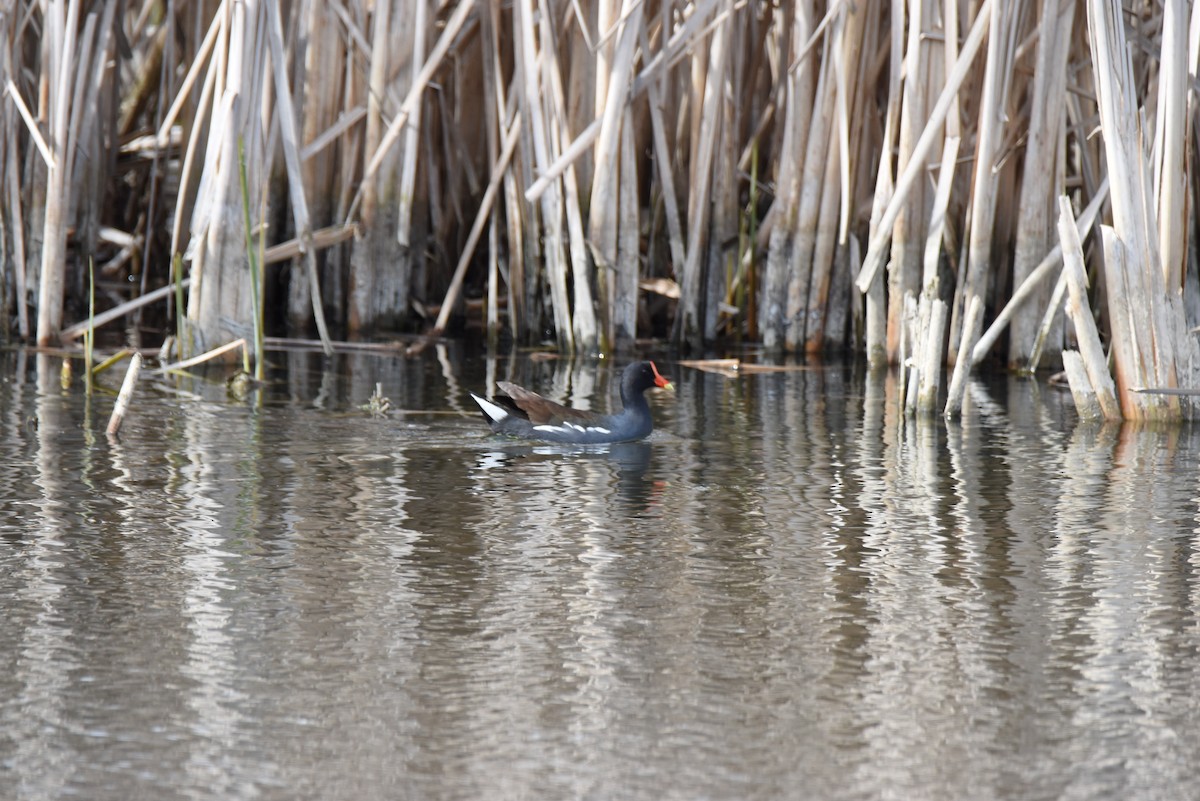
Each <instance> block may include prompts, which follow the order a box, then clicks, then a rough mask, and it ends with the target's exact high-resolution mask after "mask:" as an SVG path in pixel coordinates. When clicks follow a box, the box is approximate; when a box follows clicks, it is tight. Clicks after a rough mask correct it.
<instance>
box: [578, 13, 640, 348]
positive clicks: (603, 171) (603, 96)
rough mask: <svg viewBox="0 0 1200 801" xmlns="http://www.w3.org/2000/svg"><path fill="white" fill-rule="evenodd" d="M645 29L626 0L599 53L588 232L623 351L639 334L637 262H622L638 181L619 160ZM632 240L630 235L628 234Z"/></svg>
mask: <svg viewBox="0 0 1200 801" xmlns="http://www.w3.org/2000/svg"><path fill="white" fill-rule="evenodd" d="M611 10H612V6H611V5H610V4H609V3H607V2H603V1H602V2H601V3H600V4H599V12H600V13H599V24H600V26H601V28H600V30H601V32H602V33H605V34H607V33H608V31H607V30H606V29H605V28H604V27H603V26H605V25H606V24H607V23H608V22H609V18H610V14H609V12H610V11H611ZM641 27H642V4H641V3H640V2H634V0H624V2H623V4H622V8H621V18H620V20H618V21H616V22H614V23H613V32H614V33H613V38H614V39H615V40H616V42H615V45H614V46H613V48H612V49H611V52H610V49H609V47H608V46H602V47H600V48H599V49H598V50H597V53H596V104H597V110H602V111H603V116H602V117H601V125H600V135H599V136H598V137H597V139H596V149H595V154H594V155H595V163H596V166H595V174H594V178H593V180H592V194H591V201H590V204H589V219H588V233H589V237H590V239H591V242H592V254H593V257H594V258H595V260H596V264H597V265H598V267H599V269H600V274H601V278H602V281H603V283H604V285H605V286H606V287H607V292H606V293H605V296H606V299H607V301H608V302H607V304H606V306H607V310H608V315H607V319H606V321H605V333H606V339H607V340H608V343H609V345H610V346H614V347H618V348H624V347H627V346H629V345H630V344H632V342H633V339H634V337H635V336H636V334H637V275H638V271H637V259H636V254H633V258H632V259H628V258H625V259H623V258H619V255H618V249H619V239H620V235H621V230H622V226H632V228H633V230H634V231H636V230H637V208H636V204H635V205H634V208H633V209H632V211H633V216H632V219H623V217H627V216H628V210H626V204H623V203H622V202H621V195H622V192H623V190H624V183H625V181H626V180H633V181H636V180H637V175H636V171H634V172H633V173H632V175H629V173H630V171H631V170H632V168H633V165H632V164H630V163H628V162H627V161H622V159H621V158H620V155H621V150H622V141H623V140H624V139H625V138H626V135H625V131H626V130H627V129H628V127H629V126H628V119H629V112H628V98H629V81H630V77H631V75H632V74H633V66H634V56H635V53H636V47H637V42H638V35H639V32H640V30H641ZM626 236H628V232H626Z"/></svg>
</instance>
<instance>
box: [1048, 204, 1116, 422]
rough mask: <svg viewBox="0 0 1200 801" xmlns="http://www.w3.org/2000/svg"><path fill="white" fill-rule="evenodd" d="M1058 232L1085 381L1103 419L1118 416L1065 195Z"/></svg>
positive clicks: (1075, 230) (1073, 219)
mask: <svg viewBox="0 0 1200 801" xmlns="http://www.w3.org/2000/svg"><path fill="white" fill-rule="evenodd" d="M1058 236H1059V240H1060V242H1061V243H1062V251H1063V274H1064V275H1065V276H1066V279H1067V289H1068V291H1069V293H1070V301H1069V302H1068V304H1067V312H1068V314H1069V316H1070V318H1071V322H1072V324H1073V325H1074V326H1075V339H1076V341H1077V342H1078V344H1079V355H1080V358H1081V360H1082V361H1083V366H1084V369H1085V370H1086V371H1087V376H1088V383H1089V384H1090V385H1091V388H1092V391H1093V392H1095V394H1096V401H1097V403H1099V404H1100V409H1101V412H1102V413H1103V415H1104V417H1105V419H1107V420H1120V419H1121V406H1120V404H1118V403H1117V398H1116V394H1115V392H1114V389H1113V382H1112V376H1110V375H1109V372H1108V361H1107V359H1106V358H1105V356H1104V347H1103V346H1102V345H1101V344H1100V334H1099V332H1098V331H1097V330H1096V321H1095V319H1094V318H1093V317H1092V310H1091V306H1090V305H1089V304H1088V298H1087V273H1086V272H1085V271H1084V267H1083V244H1082V241H1081V240H1080V238H1079V228H1078V226H1077V224H1076V223H1075V215H1074V213H1073V212H1072V210H1071V201H1070V200H1068V199H1067V198H1066V197H1060V198H1059V200H1058Z"/></svg>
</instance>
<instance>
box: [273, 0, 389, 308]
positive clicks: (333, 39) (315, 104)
mask: <svg viewBox="0 0 1200 801" xmlns="http://www.w3.org/2000/svg"><path fill="white" fill-rule="evenodd" d="M300 13H301V18H300V20H299V22H298V24H299V26H300V32H298V36H303V38H304V41H305V46H304V50H303V59H297V61H298V63H297V65H296V68H297V70H298V72H299V74H298V76H297V79H296V86H297V97H296V100H297V107H298V108H299V109H302V114H301V115H300V118H299V120H298V121H297V122H298V124H299V128H300V132H299V136H300V170H301V181H302V183H303V185H304V186H306V187H326V186H334V185H336V182H337V179H338V172H337V165H338V162H339V161H340V160H341V158H342V156H344V155H345V153H344V151H343V149H342V148H339V147H337V144H338V143H341V142H343V140H344V138H345V136H346V132H347V131H348V130H349V127H350V126H351V125H353V124H355V123H357V121H359V120H361V119H362V118H364V117H365V116H366V109H365V108H362V107H359V108H357V109H351V110H350V111H349V112H347V111H344V110H343V104H344V103H345V102H346V94H347V93H344V92H342V91H341V87H340V86H339V82H340V80H341V75H340V73H341V67H342V64H343V62H344V60H345V58H346V48H345V47H344V46H343V44H342V36H341V31H340V30H339V28H340V25H339V23H338V17H337V15H336V13H335V12H334V10H333V9H332V8H330V7H329V5H327V4H325V3H309V4H307V5H306V7H305V8H304V9H303V11H302V12H300ZM307 199H308V204H309V216H310V220H311V224H312V225H314V226H322V227H326V226H330V225H331V224H332V223H333V222H334V220H336V219H341V218H340V216H339V215H338V213H337V195H336V193H334V192H311V193H309V194H308V195H307ZM349 230H353V229H349ZM319 236H320V229H319V230H317V231H314V232H313V247H314V249H316V250H318V251H319V250H320V249H321V245H319V244H318V238H319ZM271 250H273V248H268V249H267V256H266V258H264V261H263V263H264V264H268V263H270V252H271ZM340 250H341V249H339V251H336V252H334V253H324V254H316V255H314V259H316V260H317V267H318V270H319V272H320V273H321V276H320V277H319V278H318V283H319V284H320V285H321V288H322V289H323V290H326V291H324V292H321V293H320V294H321V300H322V307H325V306H329V307H330V308H333V309H336V308H337V305H336V304H334V303H330V300H331V298H330V297H329V296H328V292H329V291H330V290H331V291H332V292H333V293H334V297H336V296H337V294H338V293H339V292H340V283H341V282H340V280H339V279H340V274H339V271H338V269H337V266H338V264H337V261H338V259H339V257H340V255H341V254H340ZM288 276H289V280H288V295H287V301H286V303H287V319H288V324H289V326H290V327H291V328H293V329H295V330H300V331H303V330H307V329H308V328H309V326H310V325H312V324H313V323H314V322H315V320H314V312H315V309H314V307H313V289H312V287H311V286H310V285H309V283H310V267H309V264H308V260H307V259H305V260H304V262H303V263H301V262H299V261H295V262H293V263H292V264H291V266H290V269H289V270H288ZM334 317H335V319H340V314H339V313H337V312H335V313H334Z"/></svg>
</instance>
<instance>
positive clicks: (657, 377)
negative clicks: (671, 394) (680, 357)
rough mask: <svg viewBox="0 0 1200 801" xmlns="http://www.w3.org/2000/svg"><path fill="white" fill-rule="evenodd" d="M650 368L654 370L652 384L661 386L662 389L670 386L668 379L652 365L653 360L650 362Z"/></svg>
mask: <svg viewBox="0 0 1200 801" xmlns="http://www.w3.org/2000/svg"><path fill="white" fill-rule="evenodd" d="M650 369H651V370H653V371H654V386H656V387H662V388H663V389H669V388H670V386H671V381H670V379H667V378H663V376H662V375H661V374H660V373H659V372H658V368H657V367H655V366H654V362H650Z"/></svg>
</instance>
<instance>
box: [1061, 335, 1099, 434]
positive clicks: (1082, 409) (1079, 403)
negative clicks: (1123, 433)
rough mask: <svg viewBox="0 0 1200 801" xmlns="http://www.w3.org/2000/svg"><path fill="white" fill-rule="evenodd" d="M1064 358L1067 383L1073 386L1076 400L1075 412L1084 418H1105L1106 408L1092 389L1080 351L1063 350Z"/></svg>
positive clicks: (1072, 392)
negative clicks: (1101, 406) (1101, 405)
mask: <svg viewBox="0 0 1200 801" xmlns="http://www.w3.org/2000/svg"><path fill="white" fill-rule="evenodd" d="M1062 360H1063V371H1064V372H1066V374H1067V384H1068V385H1069V386H1070V387H1071V397H1072V398H1074V400H1075V412H1076V413H1077V414H1078V415H1079V417H1080V419H1083V420H1099V419H1101V418H1103V417H1104V410H1103V409H1101V408H1100V402H1099V401H1098V400H1097V399H1096V391H1095V390H1094V389H1092V381H1091V379H1090V378H1089V377H1088V372H1087V367H1086V366H1085V365H1084V363H1083V357H1081V356H1080V355H1079V351H1074V350H1065V351H1063V354H1062Z"/></svg>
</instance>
